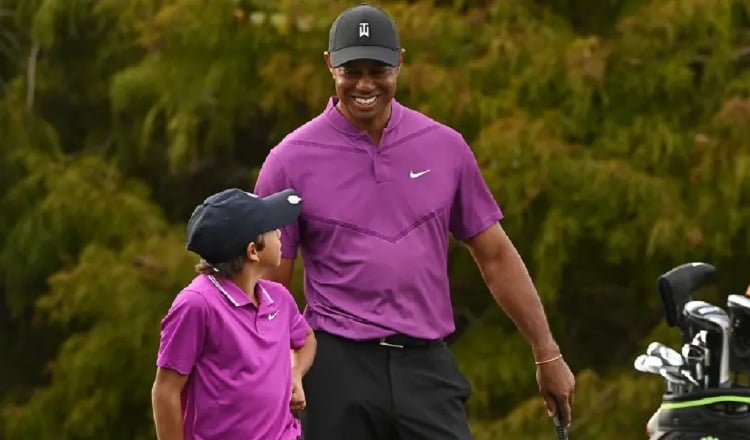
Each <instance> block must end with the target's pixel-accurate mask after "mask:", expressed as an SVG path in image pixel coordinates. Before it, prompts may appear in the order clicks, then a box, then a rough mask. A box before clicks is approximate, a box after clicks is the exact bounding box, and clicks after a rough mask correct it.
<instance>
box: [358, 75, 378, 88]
mask: <svg viewBox="0 0 750 440" xmlns="http://www.w3.org/2000/svg"><path fill="white" fill-rule="evenodd" d="M374 86H375V83H374V81H373V77H372V75H370V74H368V73H363V74H362V75H361V76H360V77H359V80H357V88H358V89H360V90H370V89H372V88H373V87H374Z"/></svg>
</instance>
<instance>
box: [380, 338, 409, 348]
mask: <svg viewBox="0 0 750 440" xmlns="http://www.w3.org/2000/svg"><path fill="white" fill-rule="evenodd" d="M385 339H386V338H380V342H379V343H378V345H382V346H383V347H391V348H404V346H403V345H398V344H391V343H389V342H386V340H385Z"/></svg>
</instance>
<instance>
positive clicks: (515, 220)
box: [0, 0, 750, 440]
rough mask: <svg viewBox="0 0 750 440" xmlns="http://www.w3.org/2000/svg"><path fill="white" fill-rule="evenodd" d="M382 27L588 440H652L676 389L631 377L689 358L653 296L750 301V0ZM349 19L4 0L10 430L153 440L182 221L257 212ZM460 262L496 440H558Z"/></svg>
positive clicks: (2, 312)
mask: <svg viewBox="0 0 750 440" xmlns="http://www.w3.org/2000/svg"><path fill="white" fill-rule="evenodd" d="M381 4H382V5H383V6H384V7H386V9H387V10H388V11H389V12H390V13H391V14H392V15H393V16H394V17H395V19H396V21H397V23H398V24H399V27H400V30H401V34H402V43H403V45H404V46H405V48H406V50H407V52H406V64H405V65H404V67H403V69H402V72H401V77H400V83H399V92H398V99H399V100H400V101H401V102H403V103H404V104H406V105H409V106H411V107H413V108H416V109H418V110H421V111H424V112H426V113H427V114H429V115H430V116H431V117H433V118H435V119H436V120H439V121H441V122H444V123H446V124H448V125H451V126H453V127H455V128H457V129H458V130H459V131H461V133H462V134H463V135H464V137H465V138H466V140H467V141H468V142H469V143H470V144H471V145H472V147H473V149H474V151H475V153H476V156H477V159H478V161H479V163H480V165H481V167H482V171H483V173H484V175H485V177H486V179H487V181H488V183H489V185H490V187H491V189H492V191H493V193H494V194H495V195H496V197H497V199H498V201H500V203H501V205H502V207H503V211H504V213H505V216H506V218H505V220H504V221H503V226H504V227H505V229H506V230H507V231H508V233H509V235H510V236H511V237H512V239H513V240H514V242H515V243H516V245H517V247H518V249H519V251H520V252H521V254H522V255H523V256H524V258H525V260H526V261H527V264H528V266H529V269H530V271H531V273H532V275H533V277H534V280H535V282H536V285H537V287H538V289H539V292H540V295H541V297H542V299H543V301H544V303H545V306H546V310H547V313H548V316H549V319H550V324H551V326H552V328H553V330H554V332H555V335H556V336H557V338H558V339H559V341H560V343H561V345H562V347H563V349H564V352H565V354H566V358H567V359H568V362H569V363H570V364H571V365H572V366H573V367H574V369H575V371H576V372H577V373H578V392H577V394H576V402H575V408H574V414H575V415H576V419H575V421H574V426H573V429H572V431H571V435H573V436H574V437H575V438H577V439H601V438H637V437H642V435H643V430H644V425H645V423H646V420H647V419H648V417H649V416H650V414H651V413H652V412H653V410H654V409H655V408H656V406H657V405H658V401H659V395H660V393H661V392H662V391H663V390H662V389H661V387H662V382H661V380H660V379H658V378H655V377H643V376H640V375H638V374H636V373H635V372H633V371H632V369H631V364H632V360H633V359H634V358H635V356H636V355H637V354H638V353H639V352H641V351H642V350H643V349H645V347H646V345H647V343H648V342H649V341H651V340H660V341H664V342H670V343H672V344H677V343H678V341H677V339H676V332H675V331H674V329H669V328H667V327H666V326H665V325H664V324H663V322H662V320H661V310H660V304H659V302H658V298H657V296H656V292H655V289H654V287H655V280H656V277H657V276H658V275H659V274H660V273H662V272H664V271H666V270H668V269H669V268H671V267H673V266H675V265H677V264H681V263H683V262H685V261H692V260H702V261H707V262H710V263H713V264H715V265H716V266H717V267H718V268H719V280H718V282H717V285H716V286H715V287H714V288H713V289H707V290H706V291H705V292H701V295H702V296H701V297H702V298H706V299H709V300H712V301H718V302H721V301H723V298H724V297H725V295H726V294H727V293H730V292H731V293H733V292H736V291H739V290H740V289H743V290H744V287H745V286H746V284H747V283H748V281H750V280H748V276H747V274H748V272H747V267H748V266H749V265H750V252H749V251H748V249H750V226H749V225H750V183H749V182H748V180H750V69H749V67H750V62H749V61H750V1H748V0H728V1H723V2H718V1H706V0H651V1H649V0H630V1H624V2H598V1H591V0H576V1H573V0H537V1H528V2H518V1H498V2H480V1H429V0H421V1H403V0H401V1H400V0H390V1H383V2H382V3H381ZM349 5H351V2H349V1H342V0H336V1H324V0H309V1H305V2H294V1H288V0H282V1H277V2H264V1H251V0H215V1H210V2H206V1H197V0H129V1H121V0H100V1H97V2H91V1H90V0H8V1H6V2H3V4H2V5H1V6H0V185H2V188H3V191H1V192H0V211H1V212H2V213H3V215H2V216H0V265H2V267H3V268H4V269H5V270H3V272H2V276H0V303H2V306H0V319H2V320H3V322H4V323H7V325H6V326H5V327H4V328H3V330H1V331H0V358H2V359H18V363H17V364H14V365H11V364H10V363H2V364H0V396H2V397H0V408H3V409H2V412H1V413H0V414H3V418H2V419H0V433H4V434H5V436H6V437H7V438H28V439H46V438H60V439H90V438H107V439H121V438H122V439H151V438H154V437H153V433H152V432H153V429H152V428H151V421H150V408H149V406H150V405H149V389H150V383H151V381H152V378H153V372H154V364H153V362H154V358H155V350H156V344H157V338H158V323H159V319H160V317H161V316H163V314H164V312H165V311H166V309H167V307H168V305H169V303H170V301H171V299H172V298H173V296H174V295H175V294H176V292H177V291H178V290H179V289H180V287H182V285H183V283H185V282H186V281H187V280H188V279H189V277H190V276H191V272H192V270H191V267H190V266H191V263H192V261H193V257H192V256H191V255H190V254H188V253H187V252H185V250H184V244H183V243H182V240H183V237H182V231H183V228H184V223H185V220H186V218H187V216H188V215H189V213H190V211H191V210H192V208H193V206H194V205H195V204H196V203H198V202H199V201H200V200H202V198H203V197H205V196H206V195H207V194H209V193H211V192H214V191H216V190H218V189H221V188H225V187H227V186H239V187H243V188H248V189H249V188H251V187H252V184H253V181H254V177H255V173H256V171H257V168H258V166H259V165H260V164H261V162H262V160H263V158H264V157H265V155H266V153H267V151H268V150H269V149H270V148H271V147H272V146H273V145H274V144H276V143H277V142H278V141H279V140H280V139H281V138H282V137H283V136H284V135H285V134H286V133H288V132H289V131H290V130H292V129H294V128H295V127H296V126H298V125H299V124H301V123H303V122H305V121H306V120H308V119H309V118H311V117H313V116H314V115H316V114H317V113H319V112H320V110H321V109H322V108H323V106H324V105H325V101H326V99H327V98H328V97H329V95H330V94H331V93H332V90H333V89H332V86H331V81H330V76H329V72H328V71H327V70H326V69H325V66H324V64H323V57H322V53H323V51H324V50H325V49H326V42H327V32H328V27H329V26H330V23H331V21H332V20H333V18H334V17H335V16H336V14H337V13H338V12H339V11H340V10H341V9H343V8H344V7H345V6H349ZM450 252H451V257H450V273H451V275H452V287H453V290H454V292H455V295H454V303H455V307H456V311H457V317H458V318H459V328H460V330H461V332H460V334H459V335H458V336H457V337H456V339H455V341H453V345H452V347H453V348H454V350H455V352H456V355H457V357H458V359H459V362H460V364H461V366H462V369H463V370H464V371H465V372H466V374H467V376H468V377H469V379H470V380H471V382H472V385H473V388H474V394H473V398H472V400H471V403H470V408H469V411H470V415H471V417H472V422H473V427H474V431H475V435H476V437H477V439H479V440H481V439H495V438H499V437H508V438H524V439H534V438H549V437H550V436H551V435H552V423H551V421H549V420H548V418H547V416H546V415H545V414H544V409H543V407H542V403H541V399H540V398H539V397H538V395H537V392H536V385H535V383H534V376H533V364H532V359H531V354H530V351H529V350H528V347H527V345H526V343H525V342H524V341H523V339H522V338H521V336H520V335H519V334H518V332H517V331H516V330H515V328H514V327H513V325H512V323H511V322H510V320H509V319H508V318H507V317H505V316H504V315H502V314H501V313H500V312H499V311H498V309H497V307H496V306H494V305H493V303H492V300H491V298H490V296H489V295H488V294H487V292H486V288H485V287H484V285H483V284H482V283H481V278H480V275H479V273H478V270H477V269H476V267H475V266H474V264H473V262H472V260H471V257H470V256H469V254H468V253H467V252H466V251H465V250H464V249H462V247H461V246H460V245H458V244H455V243H454V245H453V246H452V247H451V251H450ZM300 266H301V265H299V264H298V266H297V272H296V274H295V280H294V291H295V292H294V293H295V294H296V296H297V297H298V299H299V300H300V304H301V305H302V304H303V299H302V297H301V285H302V284H301V281H302V278H301V270H300V269H301V267H300ZM14 366H16V368H14ZM0 436H2V434H0Z"/></svg>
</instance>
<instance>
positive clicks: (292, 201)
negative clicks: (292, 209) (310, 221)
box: [286, 195, 302, 205]
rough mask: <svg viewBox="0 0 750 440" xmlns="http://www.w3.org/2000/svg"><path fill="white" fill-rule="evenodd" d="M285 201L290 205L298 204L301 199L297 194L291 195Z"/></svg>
mask: <svg viewBox="0 0 750 440" xmlns="http://www.w3.org/2000/svg"><path fill="white" fill-rule="evenodd" d="M286 201H287V202H289V204H290V205H299V202H301V201H302V199H301V198H300V197H299V196H295V195H291V196H289V197H287V198H286Z"/></svg>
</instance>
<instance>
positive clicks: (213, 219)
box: [152, 188, 316, 440]
mask: <svg viewBox="0 0 750 440" xmlns="http://www.w3.org/2000/svg"><path fill="white" fill-rule="evenodd" d="M301 201H302V200H301V199H300V198H299V196H298V195H297V194H296V193H295V192H294V191H293V190H290V189H287V190H284V191H280V192H278V193H275V194H273V195H270V196H268V197H265V198H260V197H258V196H256V195H254V194H250V193H247V192H245V191H242V190H239V189H236V188H232V189H228V190H225V191H222V192H220V193H217V194H214V195H212V196H210V197H208V198H207V199H206V200H205V201H204V202H203V203H202V204H201V205H199V206H198V207H196V208H195V210H194V211H193V214H192V216H191V217H190V220H189V222H188V226H187V249H188V250H190V251H193V252H195V253H196V254H198V255H199V256H200V257H201V260H200V262H199V263H198V264H197V265H196V271H197V272H198V275H197V276H196V277H195V278H194V279H193V281H192V282H191V283H190V284H189V285H188V286H187V287H185V288H184V289H183V290H182V291H181V292H180V293H179V294H178V295H177V297H176V298H175V300H174V302H173V303H172V306H171V308H170V309H169V312H168V313H167V315H166V316H165V317H164V319H163V320H162V322H161V341H160V344H159V354H158V358H157V361H156V365H157V367H158V369H157V372H156V379H155V381H154V385H153V389H152V404H153V411H154V422H155V425H156V432H157V437H158V438H159V440H173V439H178V440H198V439H200V440H240V439H241V440H294V439H297V438H299V436H300V425H299V421H298V420H297V419H296V418H295V417H294V416H293V414H292V411H299V410H302V409H304V406H305V399H304V392H303V391H302V385H301V383H302V376H303V375H304V374H305V373H306V372H307V370H308V369H309V368H310V365H311V364H312V361H313V358H314V356H315V347H316V341H315V336H314V335H313V333H312V330H311V329H310V327H309V326H308V325H307V323H306V322H305V320H304V319H303V318H302V316H301V314H300V313H299V310H298V308H297V305H296V303H295V302H294V299H293V297H292V295H291V294H290V293H289V291H288V290H287V289H286V288H284V287H283V286H282V285H281V284H277V283H274V282H271V281H267V280H263V279H261V278H262V277H263V276H264V274H265V273H267V272H268V271H269V270H271V269H274V268H276V267H277V266H278V265H279V263H280V261H281V241H280V235H281V234H280V232H279V228H281V227H283V226H285V225H287V224H290V223H292V222H294V221H295V220H296V218H297V216H298V215H299V212H300V208H301V205H300V203H301ZM290 350H291V356H292V359H291V362H290Z"/></svg>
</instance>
